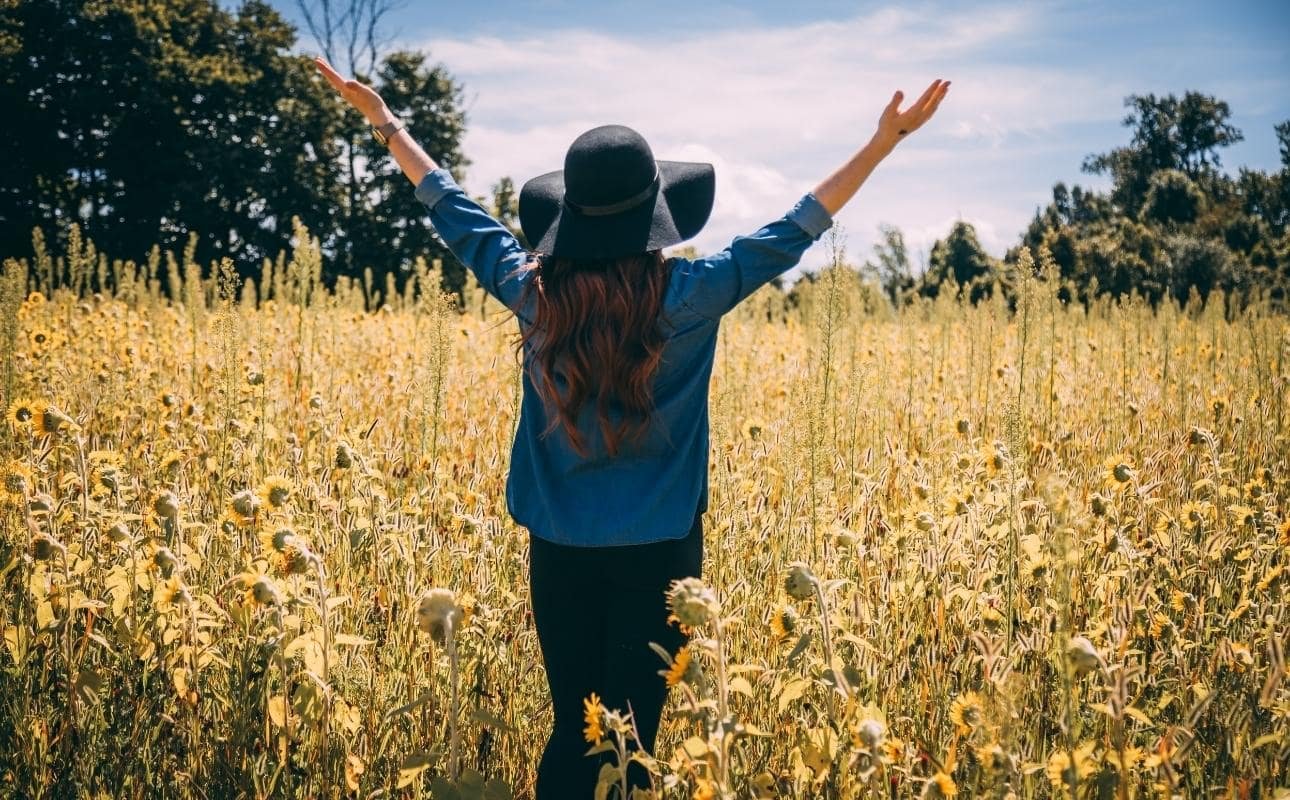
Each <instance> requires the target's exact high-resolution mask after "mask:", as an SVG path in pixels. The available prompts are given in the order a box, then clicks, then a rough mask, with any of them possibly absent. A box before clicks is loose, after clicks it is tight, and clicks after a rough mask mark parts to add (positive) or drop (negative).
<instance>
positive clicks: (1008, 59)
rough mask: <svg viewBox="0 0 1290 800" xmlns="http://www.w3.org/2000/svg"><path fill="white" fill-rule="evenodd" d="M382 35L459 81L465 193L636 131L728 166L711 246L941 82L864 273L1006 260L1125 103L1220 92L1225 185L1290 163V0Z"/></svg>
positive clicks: (435, 1) (503, 12) (858, 255)
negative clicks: (1280, 146) (873, 260)
mask: <svg viewBox="0 0 1290 800" xmlns="http://www.w3.org/2000/svg"><path fill="white" fill-rule="evenodd" d="M273 2H274V4H275V5H276V6H277V7H278V8H279V9H280V10H282V11H283V12H284V14H285V15H286V16H287V17H288V18H290V19H298V12H297V9H296V1H295V0H273ZM389 32H390V34H391V35H392V36H393V37H394V42H393V44H394V46H400V47H413V48H420V49H424V50H426V51H428V52H429V54H430V56H431V58H432V59H434V60H435V61H439V62H442V63H443V64H444V65H445V66H447V68H448V69H449V70H450V71H451V72H452V73H453V74H454V75H455V76H456V77H457V78H458V79H459V80H460V81H461V82H462V83H463V84H464V85H465V88H466V96H467V111H468V132H467V135H466V138H465V141H464V149H465V151H466V155H467V156H468V157H469V158H470V159H471V160H472V162H473V163H472V164H471V166H470V167H468V169H467V172H466V175H465V179H464V183H465V185H466V187H467V189H469V190H470V191H471V192H473V193H476V194H484V193H486V192H487V191H488V188H489V186H490V185H491V184H492V183H493V182H495V181H496V180H497V179H498V178H500V177H501V176H503V175H509V176H511V177H513V178H514V179H515V180H516V181H517V183H520V182H523V181H524V180H525V179H527V178H529V177H532V176H533V175H536V174H539V173H541V172H545V171H547V170H550V169H556V168H559V166H560V165H561V163H562V161H563V157H564V151H565V149H566V148H567V147H568V144H569V142H571V141H572V140H573V138H574V137H575V136H577V135H578V134H579V133H581V132H582V131H583V130H586V129H587V128H590V127H593V126H595V125H600V124H605V123H611V122H613V123H621V124H627V125H631V126H632V127H634V128H636V129H637V130H639V131H641V133H643V134H644V135H645V136H646V138H647V139H648V140H649V141H650V143H651V145H652V146H653V149H654V153H655V155H656V156H657V157H659V158H671V159H677V160H693V161H709V162H712V163H713V164H715V166H716V171H717V187H718V188H717V202H716V208H715V209H714V211H713V215H712V218H711V220H710V222H709V224H708V226H707V228H705V230H704V231H703V232H702V233H701V234H700V235H699V236H698V237H697V238H696V239H695V240H694V242H693V243H694V244H695V245H696V246H697V247H698V248H699V249H700V250H701V251H712V250H716V249H719V248H721V247H723V246H725V244H726V243H728V242H729V240H730V238H731V237H732V236H734V235H736V234H739V233H746V232H750V231H752V230H755V229H756V228H757V227H759V226H760V225H762V224H764V223H765V222H768V221H770V220H772V219H774V218H776V217H778V216H779V215H781V214H782V213H783V212H784V211H786V210H787V209H788V208H789V207H790V206H791V205H792V203H793V202H794V201H795V200H796V199H797V198H798V197H800V196H801V195H802V194H803V193H804V192H806V191H809V190H810V189H811V188H812V187H813V186H814V185H815V184H816V183H817V182H818V181H819V180H820V179H821V178H822V177H824V176H825V175H827V174H828V173H829V172H830V171H831V170H832V169H833V168H834V167H836V166H837V165H838V164H839V163H841V162H842V161H845V160H846V158H847V157H849V156H850V155H851V153H853V152H854V151H855V149H857V148H858V147H860V146H862V145H863V144H864V142H866V141H867V140H868V139H869V137H870V136H871V135H872V133H873V130H874V127H875V125H876V123H877V119H878V115H879V114H880V112H881V110H882V107H883V106H884V105H885V104H886V102H887V101H888V100H889V99H890V98H891V94H892V92H894V91H895V90H896V89H901V90H903V91H904V93H905V95H906V97H907V98H909V99H912V98H914V97H917V95H918V94H920V93H921V92H922V90H923V89H924V88H925V87H926V86H927V84H928V83H930V82H931V81H932V80H933V79H935V78H938V77H940V78H948V79H950V80H952V81H953V85H952V86H951V88H950V93H949V95H948V97H947V98H946V100H945V101H944V103H942V105H941V108H940V109H939V111H938V112H937V115H936V116H935V117H934V118H933V119H932V120H931V121H929V122H928V123H927V125H926V126H924V128H923V129H921V130H919V131H918V132H917V133H916V134H915V135H914V136H913V137H911V138H910V139H908V140H906V141H905V142H904V143H902V144H901V145H900V146H899V147H898V148H897V149H896V151H895V152H894V153H893V154H892V155H891V156H890V157H889V158H888V159H887V160H886V161H884V162H883V163H882V164H880V165H879V166H878V168H877V170H876V171H875V172H874V173H873V175H872V176H870V178H869V180H868V181H867V182H866V183H865V185H864V186H863V187H861V189H860V192H859V194H858V195H857V196H856V198H855V199H854V200H852V202H851V203H850V204H849V205H848V206H847V207H846V208H845V209H843V211H842V212H840V214H839V215H838V222H839V223H841V225H842V226H843V228H844V230H845V233H846V241H847V248H848V253H849V256H850V259H851V260H853V261H859V260H863V259H864V258H866V257H869V256H870V254H871V253H872V245H873V243H874V242H875V241H877V238H878V225H879V224H880V223H886V224H891V225H895V226H897V227H899V228H901V229H902V230H903V231H904V233H905V236H906V241H907V243H908V244H909V246H910V252H911V257H912V259H913V260H914V262H915V265H916V267H917V265H919V264H920V263H923V261H924V260H925V258H926V253H927V251H928V250H929V249H930V247H931V244H932V242H933V241H934V240H935V239H936V238H939V237H943V236H944V235H945V234H946V233H947V232H948V231H949V229H950V227H951V225H952V224H953V223H954V221H955V220H957V219H963V220H966V221H968V222H970V223H972V224H973V225H974V226H975V227H976V229H977V233H978V236H979V237H980V239H981V241H982V244H983V245H984V246H985V248H986V250H987V251H989V252H990V253H992V254H993V255H996V256H1001V255H1002V254H1003V252H1004V250H1005V249H1006V248H1007V247H1009V246H1011V245H1013V244H1014V243H1016V241H1017V240H1018V237H1019V235H1020V233H1021V231H1022V230H1023V228H1024V227H1025V225H1026V224H1027V222H1028V221H1029V220H1030V218H1031V217H1032V216H1033V215H1034V213H1035V210H1036V208H1037V207H1041V206H1043V205H1045V204H1046V203H1047V202H1048V200H1049V198H1050V197H1051V189H1052V185H1053V183H1054V182H1056V181H1058V180H1063V181H1066V182H1067V184H1068V185H1069V184H1073V183H1078V184H1080V185H1082V186H1085V187H1093V188H1098V189H1105V188H1106V186H1107V179H1106V178H1105V177H1103V176H1093V175H1087V174H1084V173H1081V172H1080V169H1079V165H1080V163H1081V161H1082V160H1083V158H1084V157H1085V156H1086V155H1088V154H1090V153H1096V152H1103V151H1106V150H1109V149H1110V148H1112V147H1116V146H1121V145H1124V144H1127V143H1128V141H1129V129H1128V128H1125V127H1123V126H1122V125H1121V124H1120V121H1121V119H1122V118H1123V117H1124V115H1125V113H1126V109H1125V107H1124V98H1125V97H1127V96H1128V95H1130V94H1134V93H1136V94H1148V93H1154V94H1156V95H1158V96H1159V95H1164V94H1168V93H1170V92H1172V93H1174V94H1176V95H1178V96H1181V95H1182V93H1183V92H1185V91H1186V90H1198V91H1203V92H1206V93H1209V94H1213V95H1215V96H1217V97H1218V98H1219V99H1221V100H1225V101H1226V102H1227V103H1228V104H1229V106H1230V107H1231V111H1232V116H1231V121H1232V123H1233V124H1235V125H1236V127H1237V128H1239V129H1240V130H1241V131H1242V133H1244V135H1245V141H1242V142H1240V143H1238V144H1236V145H1234V146H1232V147H1230V148H1227V149H1226V150H1224V151H1222V161H1223V168H1224V169H1225V170H1227V171H1229V172H1232V173H1235V172H1236V171H1237V169H1238V168H1239V167H1241V166H1246V167H1249V168H1252V169H1262V170H1276V169H1279V155H1278V150H1277V143H1276V137H1275V134H1274V133H1273V130H1272V126H1273V125H1274V124H1275V123H1277V122H1279V121H1281V120H1286V119H1290V2H1287V0H1280V2H1273V1H1271V0H1263V1H1262V2H1253V1H1251V0H1229V1H1228V2H1223V3H1215V2H1212V1H1211V2H1197V1H1196V0H1183V1H1182V2H1172V3H1123V2H1121V3H1116V2H1102V1H1101V0H1099V1H1098V2H1070V1H1068V0H1036V1H1035V2H990V3H986V2H980V3H966V2H941V3H926V2H925V3H888V4H879V3H858V2H843V1H842V0H819V1H815V2H783V0H780V1H779V2H761V1H760V0H759V1H758V2H741V3H731V2H706V1H705V0H687V1H684V2H683V1H682V0H653V1H652V2H649V3H641V2H622V1H621V0H542V1H541V2H474V3H470V2H458V1H454V2H442V1H441V0H430V1H429V2H419V1H418V0H404V1H403V3H402V7H401V8H400V9H399V10H398V11H397V12H396V13H395V14H394V15H393V16H392V17H391V23H390V25H389ZM300 49H302V50H305V51H311V52H312V51H313V49H314V44H313V42H312V40H310V39H309V37H308V35H307V34H303V33H302V36H301V41H300ZM413 133H414V135H415V132H413ZM431 155H433V154H431ZM409 197H410V191H409ZM825 255H826V254H825V253H824V248H823V247H821V246H816V247H815V248H812V250H811V251H809V252H808V254H807V256H806V257H805V258H804V259H803V265H804V266H805V267H807V268H811V267H815V266H818V265H819V264H821V263H822V262H823V260H824V258H825Z"/></svg>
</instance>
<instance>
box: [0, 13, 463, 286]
mask: <svg viewBox="0 0 1290 800" xmlns="http://www.w3.org/2000/svg"><path fill="white" fill-rule="evenodd" d="M295 41H296V31H295V30H294V29H293V28H292V27H291V26H290V25H289V24H288V23H287V22H286V21H285V20H284V19H283V18H282V17H281V16H280V15H279V14H278V12H277V11H275V10H274V9H273V8H272V7H271V6H270V5H269V4H268V3H266V2H264V0H245V2H242V3H240V4H239V5H238V7H237V8H236V9H226V8H223V7H221V5H220V4H219V3H217V2H215V0H165V1H164V2H104V1H103V0H7V1H6V2H3V3H0V73H2V74H3V77H2V78H0V107H3V108H4V109H5V113H6V115H7V119H6V121H5V124H4V125H0V147H2V148H3V149H4V151H5V152H6V153H9V154H18V155H17V157H11V158H9V159H7V163H6V167H5V169H3V170H0V251H2V252H4V253H5V254H7V255H21V254H24V253H27V252H30V249H31V235H32V228H33V227H36V226H41V227H43V228H45V233H46V236H47V237H48V238H52V239H54V243H53V244H54V246H55V247H57V246H60V245H61V244H62V238H63V237H64V236H65V234H66V230H67V228H68V226H69V224H70V223H71V222H78V223H79V224H80V226H81V229H82V230H83V231H84V233H85V234H86V236H87V237H89V238H90V239H92V240H93V241H94V243H95V245H96V246H97V248H98V250H99V252H104V253H107V254H109V255H111V256H112V257H115V258H129V259H134V260H136V261H142V260H143V259H144V258H145V257H146V255H147V253H148V251H149V250H150V249H151V247H152V245H153V244H160V246H161V248H162V249H163V250H166V249H169V250H173V251H175V252H179V251H181V250H182V249H183V247H184V245H185V243H186V241H187V239H188V235H189V231H196V232H197V233H198V234H199V235H200V239H199V241H198V247H197V253H196V256H197V259H198V261H199V262H201V263H209V262H210V261H212V260H214V259H217V258H219V257H221V256H230V257H232V258H233V259H234V261H235V263H237V265H238V267H239V270H240V271H241V272H242V273H243V274H249V273H253V272H257V271H258V269H259V266H260V264H261V263H262V260H263V259H264V258H273V257H275V256H276V255H277V254H278V253H279V252H280V251H281V250H283V249H285V248H287V247H288V244H289V241H290V238H291V233H292V226H291V217H292V216H299V217H300V218H301V219H302V220H303V221H304V222H305V224H306V225H308V227H309V229H310V230H311V232H313V234H314V235H316V236H318V237H319V239H320V241H321V244H322V246H323V249H324V252H325V253H326V254H327V255H328V256H330V258H328V259H327V261H326V267H325V270H324V275H323V278H324V281H325V282H326V283H328V284H330V283H332V282H333V279H334V277H335V275H336V274H338V273H344V274H349V275H353V276H359V275H361V274H362V271H363V268H364V267H367V266H370V267H371V268H372V269H373V272H374V273H375V275H374V277H375V279H376V280H375V283H376V284H377V285H383V283H384V280H383V278H384V274H385V273H386V272H388V271H394V270H399V269H401V268H404V267H406V266H408V265H409V264H410V263H411V262H412V260H413V259H414V258H415V257H416V256H417V255H424V256H427V257H430V258H435V257H441V256H443V255H444V250H443V248H442V247H441V246H439V245H438V244H437V243H435V242H434V241H433V238H432V235H431V232H430V230H429V228H428V222H427V220H426V217H425V213H424V209H423V208H422V207H421V206H420V204H418V203H417V202H416V201H415V200H413V199H412V198H411V196H410V191H409V190H408V186H407V181H406V178H404V177H402V175H400V174H398V172H397V168H396V167H395V166H394V165H393V163H392V161H391V160H390V159H389V156H388V155H387V154H386V153H385V152H384V151H383V149H381V148H379V147H377V146H374V142H372V140H371V137H370V134H369V133H368V131H367V127H366V125H365V124H364V123H363V120H361V119H360V118H358V117H357V115H356V114H355V113H354V112H352V111H350V110H349V109H347V108H343V107H342V104H341V102H340V100H339V98H338V97H336V95H335V93H334V91H332V89H331V88H330V87H329V86H327V85H326V83H325V82H324V81H323V80H322V78H321V76H319V75H318V74H317V71H316V69H315V68H314V66H313V65H312V63H310V60H309V59H308V58H306V57H303V56H296V55H291V54H290V52H289V51H290V48H291V47H292V46H294V44H295ZM376 82H377V88H378V89H379V90H381V91H382V92H383V94H384V95H385V96H386V97H387V98H388V99H389V101H390V105H391V107H392V108H394V109H395V111H396V112H397V113H400V114H402V115H404V116H405V118H406V119H407V121H408V124H409V125H410V126H411V127H412V129H413V130H415V131H416V133H417V136H418V138H419V139H420V140H421V141H422V142H424V143H425V145H426V148H427V151H428V152H430V153H431V154H432V155H433V156H434V157H435V158H437V159H438V160H439V161H440V162H441V163H443V164H444V165H445V166H448V167H449V168H453V169H456V170H459V169H460V168H461V167H462V166H464V164H465V160H464V159H463V158H462V156H461V153H460V146H459V143H460V138H461V134H462V131H463V129H464V117H463V114H462V112H461V110H460V105H461V102H460V100H461V98H460V89H459V87H458V86H457V85H456V84H455V83H454V82H453V80H452V79H451V77H450V76H448V75H447V74H446V73H445V72H444V71H443V70H442V68H437V67H435V68H432V67H429V66H427V65H426V64H425V58H424V56H422V55H419V54H409V53H394V54H391V55H390V56H388V57H387V58H386V60H385V61H384V62H383V63H382V64H381V65H380V68H379V74H378V75H377V76H376ZM346 142H358V143H360V144H359V149H360V157H366V158H367V159H368V160H369V161H368V166H369V168H370V171H369V172H363V171H360V174H363V176H364V177H363V178H362V179H361V180H360V181H359V182H357V183H354V184H351V183H350V182H349V181H347V180H345V176H346V175H347V174H352V173H351V172H349V171H348V170H347V169H346V166H347V164H346V158H345V157H344V156H346V155H347V153H348V150H349V148H346V147H345V143H346ZM400 181H401V182H402V183H403V185H402V186H398V185H397V184H398V182H400ZM396 189H397V191H396ZM448 261H449V260H445V267H448V266H449V264H448ZM453 266H455V265H453ZM452 277H455V278H456V280H455V281H454V280H452ZM447 283H448V284H449V286H450V287H451V286H452V285H460V269H459V268H458V269H457V274H456V275H455V276H451V275H450V276H449V280H448V281H447Z"/></svg>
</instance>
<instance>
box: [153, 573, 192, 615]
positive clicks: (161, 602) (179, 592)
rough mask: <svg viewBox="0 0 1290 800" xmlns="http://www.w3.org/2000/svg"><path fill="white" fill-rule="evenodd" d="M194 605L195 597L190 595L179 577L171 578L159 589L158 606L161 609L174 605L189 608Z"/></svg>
mask: <svg viewBox="0 0 1290 800" xmlns="http://www.w3.org/2000/svg"><path fill="white" fill-rule="evenodd" d="M192 603H193V596H192V594H190V593H189V591H188V587H187V586H185V585H184V582H183V581H181V580H179V576H178V575H172V576H170V578H168V579H167V580H166V581H165V582H164V583H162V584H161V586H160V587H158V589H157V605H158V606H159V607H161V608H168V607H169V606H172V605H175V606H182V607H184V608H187V607H188V606H190V605H192Z"/></svg>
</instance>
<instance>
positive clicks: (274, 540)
mask: <svg viewBox="0 0 1290 800" xmlns="http://www.w3.org/2000/svg"><path fill="white" fill-rule="evenodd" d="M259 539H260V546H261V547H262V548H264V549H265V550H267V551H269V558H270V559H271V561H272V563H273V569H274V571H276V572H277V573H278V574H279V575H303V574H304V573H306V572H308V571H309V564H310V562H311V561H312V559H313V557H314V555H313V551H312V550H310V548H309V542H308V541H307V540H306V539H304V538H302V537H301V536H300V535H299V534H297V533H296V532H295V531H294V530H292V529H291V528H279V529H277V530H275V531H268V530H264V531H260V533H259Z"/></svg>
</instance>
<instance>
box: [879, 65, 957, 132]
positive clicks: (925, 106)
mask: <svg viewBox="0 0 1290 800" xmlns="http://www.w3.org/2000/svg"><path fill="white" fill-rule="evenodd" d="M949 88H950V82H949V81H942V80H941V79H940V78H937V79H936V80H934V81H932V85H931V86H928V87H927V90H926V91H924V92H923V96H922V97H920V98H918V100H917V102H915V103H914V105H913V106H911V107H910V108H909V110H908V111H899V110H898V108H899V106H900V101H901V100H902V99H903V98H904V96H905V95H904V93H903V92H901V91H900V90H899V89H897V90H896V93H895V94H894V95H892V98H891V102H890V103H888V104H887V107H886V108H884V109H883V110H882V117H881V118H879V120H878V134H877V136H878V138H880V139H882V140H884V141H887V142H890V143H892V144H893V145H894V144H895V143H896V142H899V141H900V140H901V139H904V138H905V137H906V136H908V135H909V134H911V133H913V132H914V131H916V130H918V129H919V128H921V127H922V125H923V123H924V122H926V121H927V120H929V119H931V118H932V114H935V113H936V109H937V107H938V106H940V104H941V101H942V100H944V99H945V93H946V92H948V91H949Z"/></svg>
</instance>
